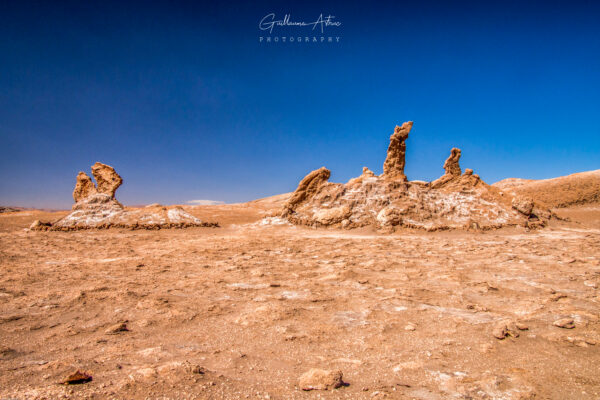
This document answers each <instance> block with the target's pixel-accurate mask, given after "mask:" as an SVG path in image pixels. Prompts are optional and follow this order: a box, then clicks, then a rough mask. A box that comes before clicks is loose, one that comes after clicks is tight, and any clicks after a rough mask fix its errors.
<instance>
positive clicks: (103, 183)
mask: <svg viewBox="0 0 600 400" xmlns="http://www.w3.org/2000/svg"><path fill="white" fill-rule="evenodd" d="M92 175H94V178H95V179H96V182H97V188H96V190H97V191H98V193H103V194H107V195H109V196H110V197H113V198H114V197H115V192H116V191H117V189H118V188H119V186H121V184H122V183H123V178H121V177H120V176H119V174H117V172H116V171H115V169H114V168H113V167H111V166H109V165H106V164H102V163H99V162H97V163H96V164H94V165H92Z"/></svg>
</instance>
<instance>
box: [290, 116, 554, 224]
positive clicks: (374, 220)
mask: <svg viewBox="0 0 600 400" xmlns="http://www.w3.org/2000/svg"><path fill="white" fill-rule="evenodd" d="M412 125H413V123H412V122H406V123H404V124H402V126H401V127H398V126H397V127H396V129H395V131H394V134H393V135H392V136H391V137H390V146H389V148H388V154H387V158H386V161H385V163H384V173H383V174H382V175H379V176H376V175H375V174H373V172H372V171H370V170H369V169H368V168H366V167H364V168H363V173H362V174H361V175H360V176H358V177H356V178H353V179H350V180H349V181H348V182H347V183H346V184H341V183H331V182H328V179H329V176H330V171H329V170H328V169H327V168H325V167H322V168H320V169H318V170H315V171H312V172H311V173H310V174H308V175H307V176H306V177H305V178H304V179H303V180H302V181H301V182H300V184H299V185H298V188H297V189H296V191H295V192H294V193H293V195H292V197H291V198H290V200H289V201H288V203H287V204H286V205H285V207H284V209H283V211H282V217H285V218H287V219H288V220H289V221H290V222H292V223H294V224H299V225H309V226H333V227H342V228H358V227H362V226H367V225H371V226H375V227H377V228H385V229H389V228H393V227H396V226H403V227H409V228H419V229H426V230H439V229H460V228H466V229H472V228H476V229H491V228H500V227H503V226H515V225H524V226H528V227H540V226H543V225H544V221H545V220H546V219H548V218H550V217H551V216H552V214H551V213H550V211H548V210H547V209H544V208H543V207H542V206H536V205H532V207H531V209H529V207H527V204H521V202H520V200H513V199H514V197H513V196H511V195H509V194H503V193H502V192H501V191H500V190H498V189H496V188H494V187H492V186H490V185H487V184H486V183H485V182H483V181H482V180H481V178H480V177H479V176H478V175H477V174H474V173H473V170H472V169H466V170H465V173H464V174H463V173H462V169H461V167H460V164H459V160H460V156H461V151H460V149H457V148H453V149H452V150H451V153H450V156H449V157H448V159H447V160H446V162H445V163H444V169H445V173H444V175H443V176H442V177H440V178H439V179H436V180H435V181H433V182H430V183H429V182H424V181H408V180H406V176H405V175H404V164H405V162H404V154H405V152H406V143H405V140H406V139H407V138H408V133H409V132H410V130H411V128H412ZM513 201H515V203H513ZM532 204H533V203H532Z"/></svg>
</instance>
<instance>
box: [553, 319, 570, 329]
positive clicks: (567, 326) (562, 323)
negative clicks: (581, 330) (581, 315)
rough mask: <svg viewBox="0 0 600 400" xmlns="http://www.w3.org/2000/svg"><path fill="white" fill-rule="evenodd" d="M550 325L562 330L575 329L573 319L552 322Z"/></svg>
mask: <svg viewBox="0 0 600 400" xmlns="http://www.w3.org/2000/svg"><path fill="white" fill-rule="evenodd" d="M552 325H554V326H557V327H559V328H564V329H573V328H575V321H573V318H561V319H557V320H556V321H554V322H553V323H552Z"/></svg>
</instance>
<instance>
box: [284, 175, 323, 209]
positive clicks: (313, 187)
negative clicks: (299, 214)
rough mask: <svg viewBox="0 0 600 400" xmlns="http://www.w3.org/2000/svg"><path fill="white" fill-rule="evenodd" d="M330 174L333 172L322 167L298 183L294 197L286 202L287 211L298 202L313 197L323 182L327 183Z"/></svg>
mask: <svg viewBox="0 0 600 400" xmlns="http://www.w3.org/2000/svg"><path fill="white" fill-rule="evenodd" d="M330 175H331V172H330V171H329V170H328V169H327V168H325V167H321V168H319V169H317V170H314V171H312V172H311V173H309V174H308V175H306V176H305V177H304V179H302V180H301V181H300V184H298V188H297V189H296V191H295V192H294V194H293V195H292V197H291V198H290V199H289V200H288V201H287V203H286V204H285V206H284V208H285V210H286V213H289V212H291V211H293V210H294V209H295V208H296V206H297V205H298V204H300V203H302V202H303V201H304V200H306V199H307V198H310V197H312V196H313V195H314V194H315V193H316V192H317V191H318V190H319V189H320V187H321V186H322V185H323V184H325V183H327V180H328V179H329V176H330Z"/></svg>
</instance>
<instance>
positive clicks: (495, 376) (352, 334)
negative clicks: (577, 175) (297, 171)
mask: <svg viewBox="0 0 600 400" xmlns="http://www.w3.org/2000/svg"><path fill="white" fill-rule="evenodd" d="M289 198H290V195H281V196H276V197H274V198H269V199H264V200H259V201H254V202H250V203H244V204H232V205H220V206H197V207H188V206H185V207H184V209H185V211H186V212H188V213H190V214H192V215H194V216H195V217H196V218H199V219H201V220H218V221H220V222H221V227H219V228H203V227H193V228H188V229H183V230H182V229H162V230H130V229H121V228H115V229H109V230H80V231H71V232H61V231H58V232H57V231H30V230H28V229H27V227H28V226H29V225H30V224H31V222H32V221H33V220H34V219H42V218H44V219H53V218H54V219H56V218H59V217H60V216H64V215H65V214H67V212H62V213H46V212H36V211H22V212H13V213H4V214H2V215H1V216H0V265H1V268H2V274H1V275H0V398H2V399H5V398H10V399H59V398H70V399H246V398H260V399H265V398H267V399H268V398H271V399H290V398H297V399H313V398H319V397H320V398H352V399H378V398H392V399H396V398H398V399H404V398H406V399H448V398H472V399H533V398H535V399H596V398H598V397H599V396H600V380H599V378H598V370H599V369H600V351H599V349H600V344H599V341H600V324H599V321H598V318H599V317H600V312H599V310H600V307H599V303H600V296H599V292H598V285H600V258H599V254H600V208H599V207H598V206H594V205H593V204H592V205H585V206H576V207H570V208H562V209H556V210H554V211H555V212H556V213H557V214H559V215H560V216H568V217H569V219H570V221H565V220H555V219H552V220H550V221H549V222H548V225H547V226H546V227H545V228H544V229H538V230H528V229H527V228H524V227H521V226H517V227H513V228H503V229H499V230H493V231H463V230H451V231H441V232H425V231H421V230H411V229H399V230H397V231H396V232H395V233H391V234H390V233H380V232H379V231H378V230H377V229H376V228H375V227H372V226H366V227H363V228H358V229H354V230H333V229H323V228H321V229H314V228H311V227H306V226H296V225H292V224H290V223H289V222H287V221H286V220H284V219H282V218H280V217H276V216H275V215H277V214H278V212H279V210H281V208H282V207H283V205H284V204H285V203H286V202H287V201H288V199H289ZM557 366H560V368H557ZM77 371H79V372H80V373H81V374H79V375H76V373H77ZM86 376H87V377H89V379H91V380H88V378H85V377H86ZM72 381H75V382H80V383H79V384H64V382H72ZM336 387H337V388H336ZM311 388H312V390H310V391H307V390H303V389H311Z"/></svg>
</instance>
